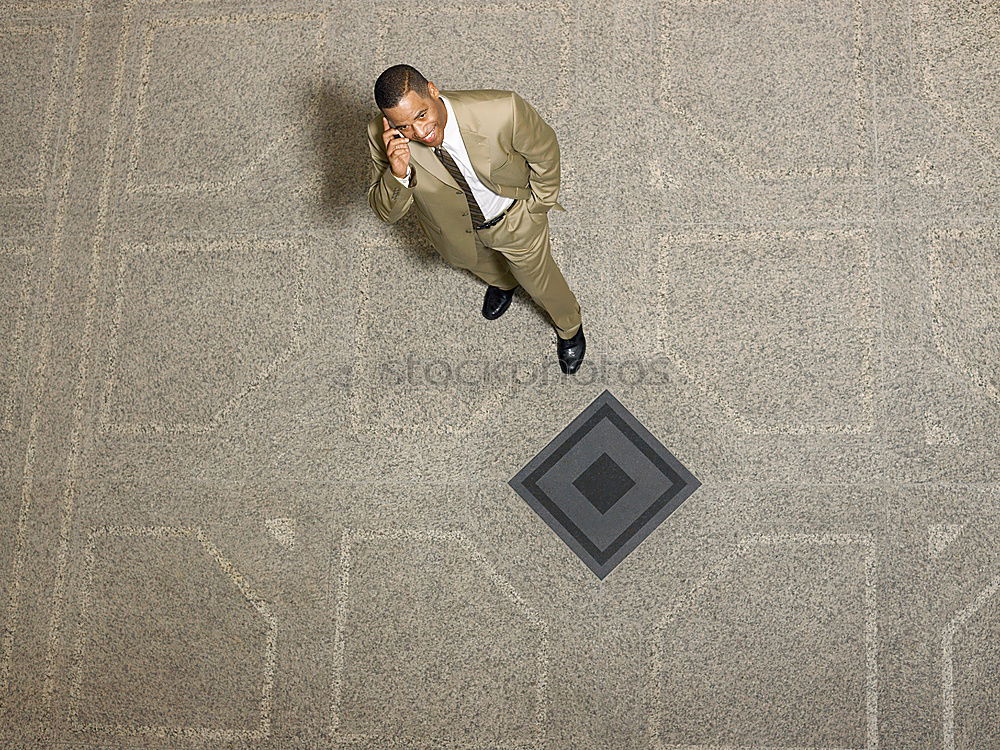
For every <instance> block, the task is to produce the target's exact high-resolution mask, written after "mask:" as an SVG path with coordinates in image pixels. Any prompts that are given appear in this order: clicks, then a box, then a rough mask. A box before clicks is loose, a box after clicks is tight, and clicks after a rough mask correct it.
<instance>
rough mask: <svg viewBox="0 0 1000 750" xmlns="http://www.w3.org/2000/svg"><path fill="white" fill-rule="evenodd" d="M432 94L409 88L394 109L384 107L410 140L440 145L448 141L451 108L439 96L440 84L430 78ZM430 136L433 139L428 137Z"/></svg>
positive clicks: (391, 121)
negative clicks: (446, 125) (425, 94)
mask: <svg viewBox="0 0 1000 750" xmlns="http://www.w3.org/2000/svg"><path fill="white" fill-rule="evenodd" d="M427 93H428V94H429V95H430V96H429V98H427V99H425V98H423V97H421V96H418V95H417V92H415V91H407V92H406V96H404V97H403V98H402V99H400V100H399V104H397V105H396V106H395V107H393V108H392V109H384V110H382V114H384V115H385V118H386V119H387V120H388V121H389V124H390V125H392V126H393V127H395V128H398V129H399V132H400V133H402V134H403V135H405V136H406V137H407V138H409V139H410V140H414V141H420V142H421V143H423V144H424V145H425V146H427V147H428V148H434V147H435V146H440V145H441V144H442V143H443V142H444V126H445V123H446V122H447V121H448V110H447V108H445V106H444V102H443V101H441V97H440V96H438V90H437V86H435V85H434V84H433V83H431V82H430V81H428V82H427ZM428 137H430V140H427V138H428Z"/></svg>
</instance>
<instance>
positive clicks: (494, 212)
mask: <svg viewBox="0 0 1000 750" xmlns="http://www.w3.org/2000/svg"><path fill="white" fill-rule="evenodd" d="M439 96H440V97H441V101H443V102H444V106H445V109H447V110H448V122H446V123H445V125H444V142H443V143H442V144H441V145H442V146H443V147H444V150H445V151H447V152H448V153H449V154H451V158H452V159H454V160H455V164H457V165H458V169H459V171H460V172H461V173H462V176H463V177H464V178H465V181H466V182H468V183H469V189H470V190H472V196H473V197H474V198H475V199H476V203H478V204H479V209H480V210H481V211H482V212H483V217H484V218H485V220H486V221H489V220H490V219H492V218H493V217H495V216H499V215H500V214H501V213H503V212H504V211H505V210H506V209H507V208H508V207H509V206H511V205H513V203H514V201H515V199H514V198H508V197H506V196H504V195H499V194H498V193H494V192H493V191H492V190H490V189H489V188H488V187H486V186H485V185H484V184H483V182H482V180H480V179H479V176H478V175H477V174H476V170H474V169H473V168H472V161H471V159H469V152H468V151H467V150H466V148H465V141H463V140H462V131H461V130H459V128H458V120H457V119H455V110H454V109H452V106H451V102H449V101H448V98H447V97H446V96H445V95H444V94H439ZM411 140H412V139H411ZM417 143H419V141H417ZM434 158H437V155H436V154H435V156H434ZM412 174H413V165H412V164H410V165H409V166H408V167H407V169H406V176H405V177H396V175H393V177H396V179H397V180H399V181H400V182H401V183H403V184H404V185H407V186H408V185H409V182H410V175H412Z"/></svg>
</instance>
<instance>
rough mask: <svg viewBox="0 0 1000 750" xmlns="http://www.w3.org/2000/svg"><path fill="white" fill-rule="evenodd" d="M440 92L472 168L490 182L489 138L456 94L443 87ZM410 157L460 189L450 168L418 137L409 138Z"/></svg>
mask: <svg viewBox="0 0 1000 750" xmlns="http://www.w3.org/2000/svg"><path fill="white" fill-rule="evenodd" d="M441 93H442V94H444V95H445V96H446V97H447V98H448V103H449V104H451V107H452V109H453V110H454V111H455V119H457V120H458V129H459V131H460V132H461V134H462V141H463V142H464V143H465V150H466V151H468V152H469V159H470V160H471V161H472V168H473V169H474V170H475V171H476V174H477V175H478V176H479V179H480V180H482V181H483V182H484V183H485V184H486V185H492V184H493V183H492V182H490V180H489V165H490V147H489V141H487V139H486V136H485V135H483V134H482V133H481V132H479V131H478V130H476V128H475V124H476V121H475V116H474V113H473V112H472V111H471V108H470V107H469V105H468V104H467V103H466V102H465V101H464V100H463V99H462V97H461V95H460V94H456V93H452V92H450V91H444V90H442V91H441ZM410 157H411V158H413V159H415V160H416V161H417V163H418V164H420V166H422V167H423V168H424V169H426V170H427V171H428V172H430V173H431V174H433V175H434V176H435V177H437V178H438V179H439V180H441V181H442V182H444V183H445V184H447V185H450V186H452V187H453V188H455V189H456V190H461V189H462V188H461V186H459V184H458V183H457V182H455V178H454V177H452V176H451V172H449V171H448V170H447V169H445V166H444V164H442V163H441V160H440V159H438V158H437V155H436V154H435V153H434V149H433V148H431V147H430V146H425V145H424V144H423V143H420V142H419V141H410ZM484 168H485V169H484ZM484 171H485V172H486V174H485V176H484V174H483V172H484ZM491 189H492V188H491Z"/></svg>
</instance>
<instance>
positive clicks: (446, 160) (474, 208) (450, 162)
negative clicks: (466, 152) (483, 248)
mask: <svg viewBox="0 0 1000 750" xmlns="http://www.w3.org/2000/svg"><path fill="white" fill-rule="evenodd" d="M434 153H435V154H436V155H437V158H438V159H440V160H441V163H442V164H444V168H445V169H447V170H448V171H449V172H451V176H452V177H454V178H455V182H457V183H458V184H459V185H461V187H462V190H463V191H464V192H465V200H467V201H468V202H469V216H471V217H472V223H473V225H477V224H482V223H483V222H485V221H486V219H485V218H484V217H483V211H482V209H481V208H479V204H478V203H476V196H474V195H473V194H472V188H470V187H469V183H468V182H466V181H465V175H463V174H462V170H461V169H459V168H458V165H457V164H456V163H455V160H454V159H452V158H451V154H449V153H448V152H447V151H446V150H445V148H444V146H435V147H434Z"/></svg>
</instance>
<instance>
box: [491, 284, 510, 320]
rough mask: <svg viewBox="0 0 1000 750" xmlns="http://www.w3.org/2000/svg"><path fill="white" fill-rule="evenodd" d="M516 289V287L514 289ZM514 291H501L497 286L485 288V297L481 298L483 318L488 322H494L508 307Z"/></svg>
mask: <svg viewBox="0 0 1000 750" xmlns="http://www.w3.org/2000/svg"><path fill="white" fill-rule="evenodd" d="M514 289H517V287H514ZM514 289H501V288H500V287H498V286H493V285H490V286H487V287H486V296H485V297H483V317H484V318H487V319H488V320H496V319H497V318H499V317H500V316H501V315H503V314H504V312H505V311H506V310H507V308H508V307H510V301H511V300H512V299H514Z"/></svg>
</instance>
